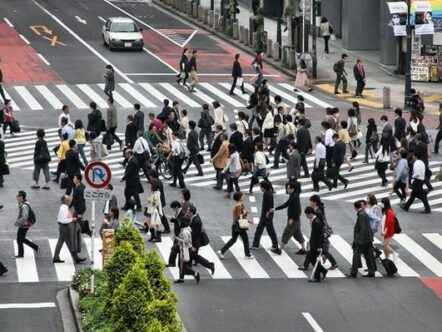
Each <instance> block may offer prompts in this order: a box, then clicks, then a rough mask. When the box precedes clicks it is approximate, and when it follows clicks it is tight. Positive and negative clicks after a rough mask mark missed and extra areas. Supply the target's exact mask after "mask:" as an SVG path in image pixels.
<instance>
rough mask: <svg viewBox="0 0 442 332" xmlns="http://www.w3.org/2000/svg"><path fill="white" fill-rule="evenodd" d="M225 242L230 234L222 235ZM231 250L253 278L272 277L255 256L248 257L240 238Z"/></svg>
mask: <svg viewBox="0 0 442 332" xmlns="http://www.w3.org/2000/svg"><path fill="white" fill-rule="evenodd" d="M221 238H222V240H223V241H224V243H227V242H228V241H229V240H230V236H221ZM229 250H230V252H231V253H232V255H233V256H235V258H236V260H237V261H238V263H239V264H240V265H241V267H242V268H243V269H244V271H246V273H247V274H248V275H249V277H250V278H252V279H268V278H270V277H269V275H268V274H267V272H266V271H265V270H264V269H263V268H262V266H261V265H260V264H259V263H258V262H257V260H256V259H255V258H253V259H246V258H245V255H244V248H243V244H242V241H241V239H240V238H238V241H236V242H235V244H234V245H233V246H231V247H230V249H229Z"/></svg>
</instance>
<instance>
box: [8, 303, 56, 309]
mask: <svg viewBox="0 0 442 332" xmlns="http://www.w3.org/2000/svg"><path fill="white" fill-rule="evenodd" d="M56 307H57V306H56V305H55V303H54V302H41V303H2V304H0V309H40V308H56Z"/></svg>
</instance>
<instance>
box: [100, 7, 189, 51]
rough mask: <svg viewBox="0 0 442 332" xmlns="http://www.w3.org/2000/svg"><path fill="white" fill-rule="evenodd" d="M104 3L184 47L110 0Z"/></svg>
mask: <svg viewBox="0 0 442 332" xmlns="http://www.w3.org/2000/svg"><path fill="white" fill-rule="evenodd" d="M103 1H104V2H106V3H107V4H108V5H110V6H112V7H114V8H115V9H117V10H119V11H120V12H122V13H124V14H126V15H127V16H129V17H130V18H132V19H133V20H135V21H137V22H138V23H140V24H143V25H144V26H145V27H148V28H149V29H151V30H152V31H153V32H156V33H157V34H159V35H160V36H162V37H164V38H166V39H167V40H169V41H170V42H172V43H174V44H175V45H177V46H178V47H181V48H182V47H183V46H182V45H181V44H179V43H177V42H176V41H174V40H173V39H171V38H169V37H168V36H166V35H164V34H162V33H161V32H160V31H158V30H157V29H155V28H154V27H152V26H151V25H149V24H147V23H146V22H144V21H142V20H140V19H139V18H138V17H136V16H134V15H132V14H130V13H129V12H127V11H125V10H124V9H122V8H120V7H118V6H117V5H114V4H113V3H112V2H110V1H108V0H103Z"/></svg>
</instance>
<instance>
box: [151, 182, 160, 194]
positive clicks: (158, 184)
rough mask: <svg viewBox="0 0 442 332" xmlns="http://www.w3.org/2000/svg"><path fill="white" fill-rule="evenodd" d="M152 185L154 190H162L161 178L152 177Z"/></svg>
mask: <svg viewBox="0 0 442 332" xmlns="http://www.w3.org/2000/svg"><path fill="white" fill-rule="evenodd" d="M150 187H151V190H152V191H158V190H160V180H158V179H151V180H150Z"/></svg>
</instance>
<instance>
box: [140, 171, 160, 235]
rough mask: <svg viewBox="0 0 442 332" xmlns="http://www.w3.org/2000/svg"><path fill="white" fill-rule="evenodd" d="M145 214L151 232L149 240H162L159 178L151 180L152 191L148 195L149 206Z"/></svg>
mask: <svg viewBox="0 0 442 332" xmlns="http://www.w3.org/2000/svg"><path fill="white" fill-rule="evenodd" d="M144 215H145V216H146V219H147V226H148V227H149V230H150V234H151V237H150V239H149V242H161V231H160V225H161V216H162V215H163V208H162V206H161V193H160V182H159V180H158V179H151V181H150V193H149V196H148V197H147V207H146V210H145V211H144Z"/></svg>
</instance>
